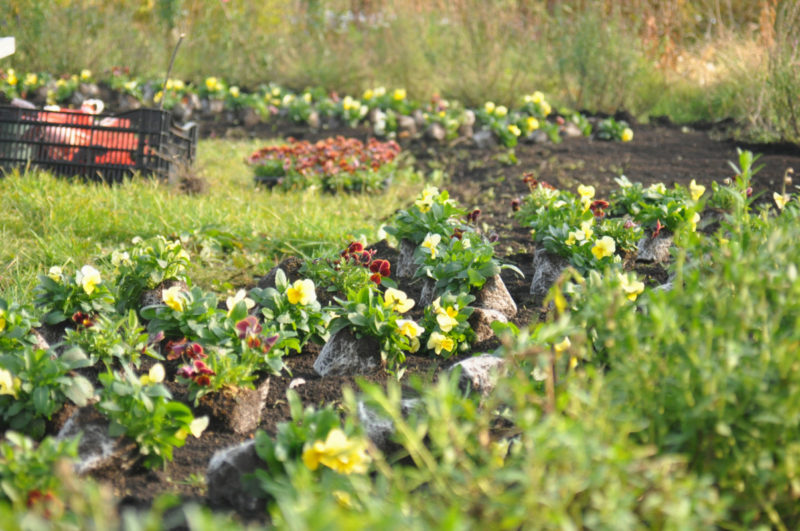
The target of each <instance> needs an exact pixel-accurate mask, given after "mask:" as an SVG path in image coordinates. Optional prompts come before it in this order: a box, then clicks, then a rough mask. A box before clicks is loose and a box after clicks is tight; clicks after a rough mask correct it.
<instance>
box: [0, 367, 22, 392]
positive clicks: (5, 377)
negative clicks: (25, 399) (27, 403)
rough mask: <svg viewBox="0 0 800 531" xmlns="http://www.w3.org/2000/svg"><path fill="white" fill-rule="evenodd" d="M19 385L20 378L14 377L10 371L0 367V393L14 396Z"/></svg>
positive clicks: (20, 383)
mask: <svg viewBox="0 0 800 531" xmlns="http://www.w3.org/2000/svg"><path fill="white" fill-rule="evenodd" d="M21 385H22V382H21V381H20V379H19V378H15V377H14V375H13V374H11V372H10V371H7V370H6V369H0V395H10V396H13V397H14V398H16V397H17V391H18V390H19V388H20V386H21Z"/></svg>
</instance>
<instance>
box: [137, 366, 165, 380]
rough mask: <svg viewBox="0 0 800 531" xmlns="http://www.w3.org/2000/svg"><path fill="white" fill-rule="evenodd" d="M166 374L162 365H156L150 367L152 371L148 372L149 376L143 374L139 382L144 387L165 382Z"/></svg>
mask: <svg viewBox="0 0 800 531" xmlns="http://www.w3.org/2000/svg"><path fill="white" fill-rule="evenodd" d="M165 374H166V373H165V372H164V366H163V365H161V364H160V363H156V364H155V365H153V366H152V367H150V370H149V371H148V372H147V374H143V375H141V376H140V377H139V381H140V382H141V383H142V385H152V384H157V383H161V382H163V381H164V376H165Z"/></svg>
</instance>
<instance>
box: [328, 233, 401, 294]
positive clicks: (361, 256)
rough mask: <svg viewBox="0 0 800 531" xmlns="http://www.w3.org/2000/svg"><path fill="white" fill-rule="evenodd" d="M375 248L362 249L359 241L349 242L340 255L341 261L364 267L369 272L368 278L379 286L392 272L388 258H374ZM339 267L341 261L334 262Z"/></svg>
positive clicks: (362, 245) (362, 246)
mask: <svg viewBox="0 0 800 531" xmlns="http://www.w3.org/2000/svg"><path fill="white" fill-rule="evenodd" d="M375 252H376V251H375V249H364V244H362V243H361V242H351V243H350V245H348V246H347V248H346V249H344V250H343V251H342V252H341V253H340V256H341V257H342V260H341V261H342V262H345V263H347V264H353V265H359V266H362V267H365V268H367V269H368V270H369V272H370V273H371V275H370V277H369V279H370V280H371V281H372V282H374V283H375V284H376V285H378V286H380V285H381V282H383V280H384V279H385V278H387V277H389V276H390V275H391V274H392V265H391V264H390V263H389V261H388V260H384V259H382V258H375ZM336 265H337V266H339V267H341V263H339V264H336Z"/></svg>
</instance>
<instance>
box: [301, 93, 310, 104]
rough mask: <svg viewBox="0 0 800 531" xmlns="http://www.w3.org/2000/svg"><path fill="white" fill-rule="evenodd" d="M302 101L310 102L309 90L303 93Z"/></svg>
mask: <svg viewBox="0 0 800 531" xmlns="http://www.w3.org/2000/svg"><path fill="white" fill-rule="evenodd" d="M303 101H304V102H306V103H311V93H310V92H304V93H303Z"/></svg>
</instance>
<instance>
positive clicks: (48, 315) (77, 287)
mask: <svg viewBox="0 0 800 531" xmlns="http://www.w3.org/2000/svg"><path fill="white" fill-rule="evenodd" d="M34 292H35V294H36V299H35V303H36V306H39V307H41V308H42V310H43V311H44V312H45V314H44V316H43V317H42V321H44V322H45V323H47V324H58V323H62V322H64V321H66V320H67V319H69V318H70V316H72V315H73V314H75V312H79V311H80V312H84V313H86V314H91V315H94V314H97V313H106V312H111V311H113V304H114V296H113V295H112V294H111V291H109V289H108V286H106V284H105V283H104V282H103V280H102V278H101V276H100V272H99V271H98V270H97V269H95V268H94V267H92V266H90V265H85V266H83V267H82V268H81V269H80V270H79V271H77V272H76V273H75V275H66V274H64V273H63V271H62V269H61V268H60V267H58V266H53V267H51V268H50V271H49V272H48V274H47V275H39V285H38V286H36V288H35V290H34Z"/></svg>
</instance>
